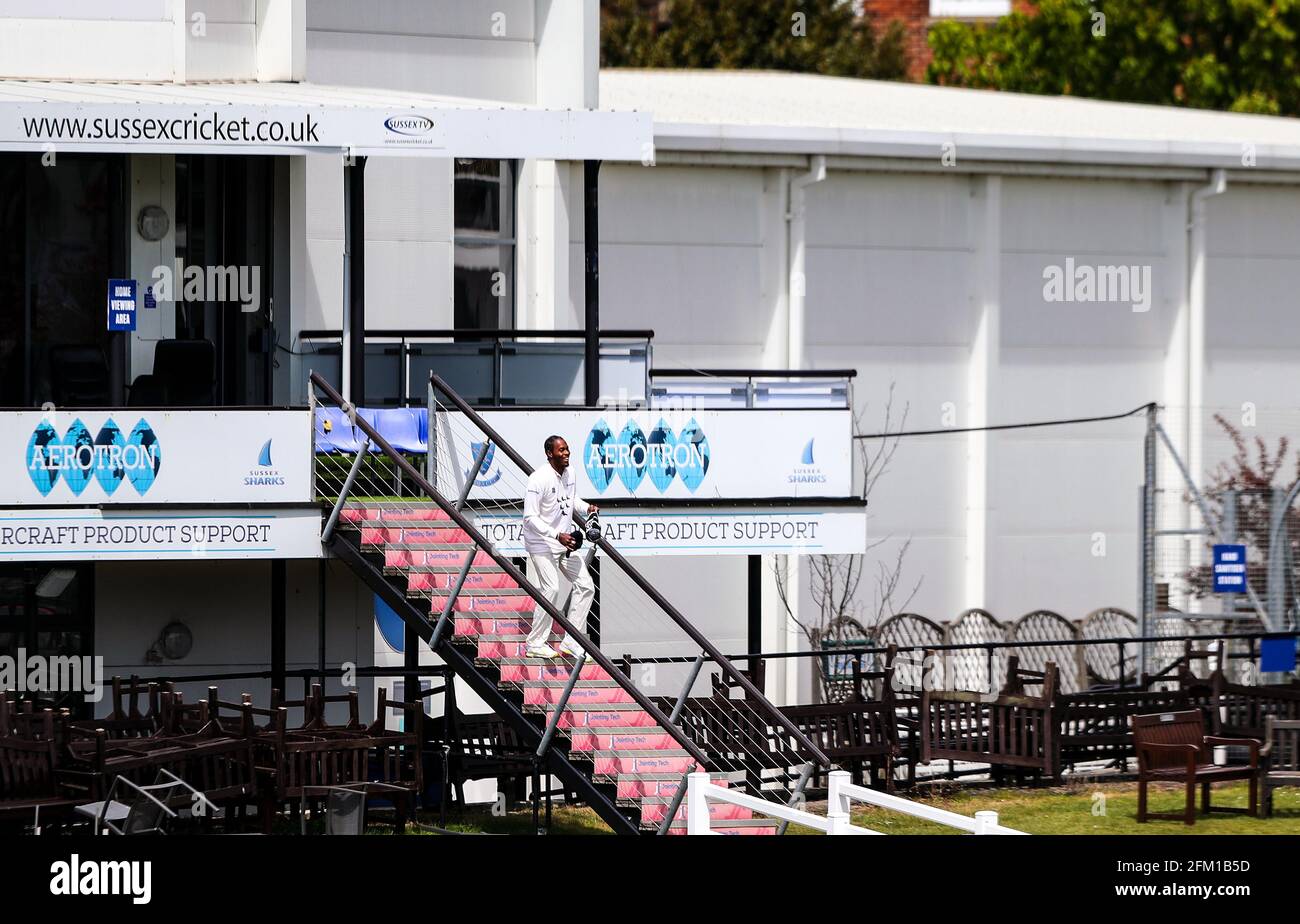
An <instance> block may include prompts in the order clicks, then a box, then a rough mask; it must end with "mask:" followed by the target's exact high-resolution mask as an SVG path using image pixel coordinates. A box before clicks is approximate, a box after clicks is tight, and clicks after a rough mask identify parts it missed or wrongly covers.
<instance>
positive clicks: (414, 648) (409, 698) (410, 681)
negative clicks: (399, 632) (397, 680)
mask: <svg viewBox="0 0 1300 924" xmlns="http://www.w3.org/2000/svg"><path fill="white" fill-rule="evenodd" d="M403 625H404V626H405V627H406V639H405V642H404V644H403V645H402V654H403V664H402V666H403V667H405V668H406V672H407V673H406V681H405V686H406V689H405V690H404V691H403V693H402V699H403V700H404V701H405V702H408V703H418V702H419V701H420V693H421V686H420V636H419V635H418V634H417V633H416V631H415V626H414V625H413V624H412V623H409V622H407V623H403Z"/></svg>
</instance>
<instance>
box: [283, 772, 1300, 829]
mask: <svg viewBox="0 0 1300 924" xmlns="http://www.w3.org/2000/svg"><path fill="white" fill-rule="evenodd" d="M1198 800H1199V792H1198ZM924 801H926V802H928V803H929V804H931V805H936V806H938V807H940V808H945V809H948V810H949V811H953V812H959V813H960V814H963V815H974V814H975V813H976V812H978V811H984V810H986V809H991V810H993V811H995V812H997V813H998V821H999V822H1000V823H1001V824H1003V825H1006V826H1007V827H1009V828H1016V829H1018V830H1020V831H1025V832H1028V833H1029V834H1137V835H1142V834H1300V789H1279V790H1277V791H1276V792H1275V793H1274V812H1275V814H1274V816H1273V817H1272V818H1251V817H1250V816H1248V815H1220V814H1217V813H1216V814H1214V815H1210V816H1208V817H1206V816H1203V815H1200V814H1198V815H1197V818H1196V824H1195V825H1193V826H1191V827H1188V826H1186V825H1184V824H1183V823H1182V822H1181V821H1159V820H1152V821H1148V822H1147V823H1146V824H1142V825H1140V824H1138V823H1137V784H1136V783H1131V782H1130V783H1093V784H1089V783H1082V782H1079V783H1071V784H1069V785H1066V786H1060V787H1055V788H1050V789H1049V788H1039V789H1030V788H1026V789H964V790H959V789H956V788H955V787H954V788H952V789H949V790H947V791H945V792H941V793H936V792H931V793H930V794H927V795H926V796H925V799H924ZM1149 802H1150V805H1149V808H1150V810H1151V811H1156V812H1180V811H1182V807H1183V791H1182V788H1181V787H1171V786H1167V785H1165V786H1159V787H1152V789H1151V794H1150V797H1149ZM1213 803H1214V804H1215V805H1224V806H1236V807H1240V808H1245V807H1246V784H1245V783H1229V784H1225V785H1223V786H1218V787H1215V789H1214V799H1213ZM1199 805H1200V803H1199V801H1198V802H1197V806H1198V812H1199ZM809 807H810V808H811V809H812V810H813V811H814V812H816V813H818V814H821V813H823V812H824V811H825V809H826V804H825V803H824V802H821V803H818V802H814V803H811V804H810V806H809ZM420 821H421V823H423V824H426V825H437V824H438V816H437V814H436V813H433V814H425V813H421V817H420ZM853 823H854V824H856V825H861V826H863V827H867V828H871V829H873V830H875V831H881V832H884V833H886V834H959V833H961V832H958V831H955V830H954V829H952V828H946V827H943V826H941V825H936V824H934V823H932V822H928V821H922V820H921V819H919V818H911V817H909V816H907V815H902V814H900V813H898V812H891V811H888V810H885V809H876V808H859V809H857V810H855V811H854V813H853ZM447 829H448V830H450V831H457V832H461V833H465V834H517V835H531V834H532V833H533V816H532V811H531V810H530V809H527V808H518V809H514V810H512V811H510V812H509V813H508V814H506V815H504V816H494V815H493V814H492V813H491V811H489V810H488V809H487V808H486V807H485V808H483V809H481V810H480V809H471V810H468V811H463V812H454V813H449V814H448V816H447ZM369 831H370V833H373V834H381V835H382V834H391V833H392V826H391V825H384V824H375V825H371V826H369ZM295 833H296V832H295ZM409 833H411V834H424V833H430V832H423V831H419V830H417V829H415V828H411V829H409ZM551 833H552V834H609V833H610V831H609V829H608V828H607V827H606V826H605V824H604V822H602V821H601V820H600V818H599V817H598V816H597V815H596V813H595V812H593V811H592V810H591V809H589V808H586V807H583V806H576V807H567V806H558V805H557V806H556V807H555V810H554V815H553V819H552V824H551ZM789 833H790V834H813V833H815V832H813V831H811V830H810V829H807V828H799V827H795V826H791V828H790V831H789Z"/></svg>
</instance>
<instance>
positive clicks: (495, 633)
mask: <svg viewBox="0 0 1300 924" xmlns="http://www.w3.org/2000/svg"><path fill="white" fill-rule="evenodd" d="M532 627H533V620H532V617H530V616H457V617H456V634H457V635H463V636H466V637H470V636H475V637H478V638H482V639H483V640H484V641H493V642H501V641H514V640H516V639H507V638H506V636H520V637H525V638H526V637H527V636H528V632H529V630H530V629H532ZM486 636H492V638H490V639H489V638H486Z"/></svg>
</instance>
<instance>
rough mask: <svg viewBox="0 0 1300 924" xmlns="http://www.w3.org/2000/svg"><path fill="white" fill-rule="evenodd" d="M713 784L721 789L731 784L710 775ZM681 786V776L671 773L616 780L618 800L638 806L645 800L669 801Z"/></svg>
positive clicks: (640, 775)
mask: <svg viewBox="0 0 1300 924" xmlns="http://www.w3.org/2000/svg"><path fill="white" fill-rule="evenodd" d="M710 776H711V777H713V782H714V783H716V784H717V785H718V786H721V787H722V788H723V789H726V788H727V787H728V786H730V785H731V784H730V783H729V782H728V781H727V780H726V779H725V778H721V779H719V778H718V777H717V775H716V774H710ZM681 785H682V777H681V774H673V773H638V774H625V775H623V776H620V777H619V778H618V783H617V787H618V798H619V799H621V800H623V801H625V802H626V801H635V802H636V803H637V804H638V805H639V804H640V803H641V802H643V801H646V800H652V799H662V800H664V801H671V800H672V798H673V797H674V796H675V795H677V788H678V787H679V786H681Z"/></svg>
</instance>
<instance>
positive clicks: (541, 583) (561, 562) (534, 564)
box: [528, 552, 596, 655]
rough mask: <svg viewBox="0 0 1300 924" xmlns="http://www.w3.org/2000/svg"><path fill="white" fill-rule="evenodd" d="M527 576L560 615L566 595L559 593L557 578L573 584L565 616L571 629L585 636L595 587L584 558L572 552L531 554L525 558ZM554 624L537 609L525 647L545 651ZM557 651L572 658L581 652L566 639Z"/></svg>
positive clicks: (577, 646)
mask: <svg viewBox="0 0 1300 924" xmlns="http://www.w3.org/2000/svg"><path fill="white" fill-rule="evenodd" d="M528 572H529V574H528V576H529V577H530V578H532V580H533V582H534V583H536V584H537V587H538V589H540V590H541V592H542V593H543V594H544V595H545V597H546V599H547V600H550V601H551V603H553V604H554V605H555V608H556V609H558V610H559V611H560V612H561V613H563V612H564V598H565V597H566V596H567V594H566V593H565V592H564V591H563V590H562V589H561V582H560V575H561V574H563V575H564V576H565V577H566V578H568V579H569V581H571V582H572V584H573V603H572V604H570V606H569V612H568V613H565V615H566V616H567V617H568V620H569V622H571V623H573V626H574V628H576V629H577V630H578V631H579V632H583V633H586V631H587V611H588V610H590V609H591V601H592V600H594V599H595V598H596V585H595V583H594V582H593V581H592V580H591V573H590V572H589V571H588V570H587V560H586V556H585V555H583V554H582V553H581V552H574V553H573V554H572V555H568V556H566V555H565V554H564V553H563V552H556V553H553V554H548V553H538V552H531V553H529V555H528ZM554 624H555V620H554V619H552V618H551V616H550V614H548V613H547V612H546V610H544V609H542V608H541V607H540V606H539V607H537V608H536V609H535V610H534V611H533V627H532V629H531V630H530V631H529V633H528V647H530V648H544V647H546V646H547V639H548V638H549V637H550V634H551V627H552V626H554ZM560 647H562V648H564V649H565V650H566V651H568V652H570V653H571V654H574V655H577V654H579V653H580V652H581V651H582V646H580V645H579V644H578V643H577V642H575V641H574V640H573V639H571V638H569V637H567V636H566V637H565V639H564V641H563V643H561V646H560Z"/></svg>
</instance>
